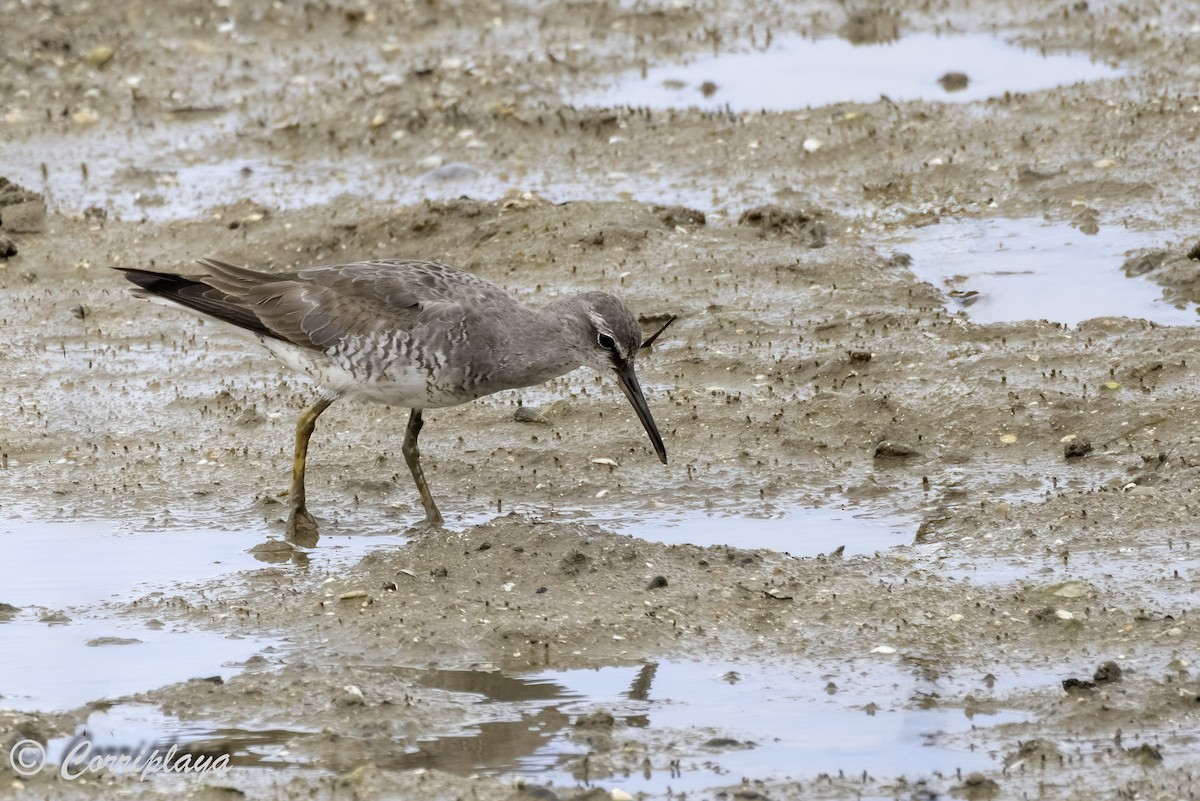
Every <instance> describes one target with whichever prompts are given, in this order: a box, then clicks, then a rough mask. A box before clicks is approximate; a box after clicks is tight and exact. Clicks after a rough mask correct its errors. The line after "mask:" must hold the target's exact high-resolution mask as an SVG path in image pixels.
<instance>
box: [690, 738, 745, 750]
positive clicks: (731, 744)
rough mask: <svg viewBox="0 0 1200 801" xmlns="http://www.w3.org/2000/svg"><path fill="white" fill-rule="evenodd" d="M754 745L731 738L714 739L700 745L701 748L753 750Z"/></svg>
mask: <svg viewBox="0 0 1200 801" xmlns="http://www.w3.org/2000/svg"><path fill="white" fill-rule="evenodd" d="M753 747H754V743H752V742H750V741H749V740H747V741H746V742H744V743H743V742H742V741H741V740H735V739H733V738H732V737H714V738H712V739H711V740H709V741H707V742H705V743H704V744H703V745H701V748H753Z"/></svg>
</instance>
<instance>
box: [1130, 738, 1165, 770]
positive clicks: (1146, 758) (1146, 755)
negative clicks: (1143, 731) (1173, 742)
mask: <svg viewBox="0 0 1200 801" xmlns="http://www.w3.org/2000/svg"><path fill="white" fill-rule="evenodd" d="M1125 753H1127V754H1129V756H1131V757H1133V758H1134V759H1135V760H1137V761H1138V762H1140V763H1141V764H1142V765H1144V766H1145V767H1152V766H1154V765H1157V764H1158V763H1160V762H1162V759H1163V758H1162V752H1161V751H1159V750H1158V746H1154V745H1150V743H1142V744H1141V745H1139V746H1138V747H1137V748H1128V749H1126V750H1125Z"/></svg>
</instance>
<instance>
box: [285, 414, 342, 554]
mask: <svg viewBox="0 0 1200 801" xmlns="http://www.w3.org/2000/svg"><path fill="white" fill-rule="evenodd" d="M331 403H333V400H332V399H325V398H322V399H321V400H319V401H317V402H316V403H314V404H313V405H312V406H310V407H309V408H307V409H305V410H304V412H302V413H301V415H300V417H299V419H297V420H296V450H295V454H294V456H293V457H292V489H291V491H290V492H289V493H288V502H289V505H290V506H291V514H289V515H288V522H287V538H288V540H289V541H290V542H294V543H296V544H297V545H300V546H303V547H305V548H311V547H313V546H314V545H316V544H317V537H318V536H319V535H318V533H317V521H316V520H315V519H314V518H313V516H312V515H311V514H309V513H308V509H307V508H306V506H305V495H304V467H305V464H306V463H307V461H308V441H309V439H310V438H311V437H312V433H313V430H314V429H315V428H316V427H317V418H318V417H320V416H321V412H323V411H325V410H326V409H328V408H329V405H330V404H331Z"/></svg>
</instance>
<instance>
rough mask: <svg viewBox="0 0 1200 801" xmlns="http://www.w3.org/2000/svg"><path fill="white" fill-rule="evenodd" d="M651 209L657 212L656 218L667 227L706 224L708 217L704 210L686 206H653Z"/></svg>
mask: <svg viewBox="0 0 1200 801" xmlns="http://www.w3.org/2000/svg"><path fill="white" fill-rule="evenodd" d="M651 211H653V212H654V213H655V214H657V215H658V219H660V220H662V223H663V225H665V226H667V227H668V228H679V227H684V228H687V227H689V226H697V227H698V226H702V225H707V224H708V218H707V217H705V216H704V212H702V211H697V210H696V209H689V208H687V207H686V206H655V207H654V208H653V209H651Z"/></svg>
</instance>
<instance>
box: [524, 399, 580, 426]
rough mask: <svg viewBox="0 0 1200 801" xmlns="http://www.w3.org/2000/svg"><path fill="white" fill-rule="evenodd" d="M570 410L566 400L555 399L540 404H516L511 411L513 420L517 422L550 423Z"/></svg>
mask: <svg viewBox="0 0 1200 801" xmlns="http://www.w3.org/2000/svg"><path fill="white" fill-rule="evenodd" d="M570 410H571V403H570V401H567V400H562V399H560V400H556V401H552V402H550V403H545V404H542V405H541V406H518V407H517V410H516V411H515V412H513V421H515V422H517V423H542V424H546V423H550V422H552V421H553V420H556V419H557V418H559V417H562V416H563V415H564V414H566V413H567V412H569V411H570Z"/></svg>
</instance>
